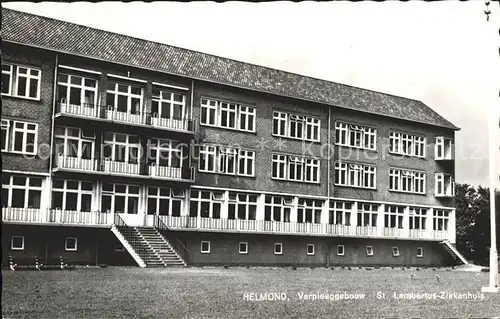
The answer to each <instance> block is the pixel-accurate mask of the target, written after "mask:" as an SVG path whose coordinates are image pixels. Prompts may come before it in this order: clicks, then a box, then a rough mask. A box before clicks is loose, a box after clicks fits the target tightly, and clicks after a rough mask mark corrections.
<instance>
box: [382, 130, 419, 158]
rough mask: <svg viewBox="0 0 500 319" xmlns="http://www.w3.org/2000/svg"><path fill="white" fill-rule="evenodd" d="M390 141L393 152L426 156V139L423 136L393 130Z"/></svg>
mask: <svg viewBox="0 0 500 319" xmlns="http://www.w3.org/2000/svg"><path fill="white" fill-rule="evenodd" d="M389 143H390V144H389V145H390V148H389V152H391V153H395V154H401V155H408V156H416V157H425V148H426V139H425V137H423V136H417V135H411V134H404V133H400V132H391V133H390V134H389Z"/></svg>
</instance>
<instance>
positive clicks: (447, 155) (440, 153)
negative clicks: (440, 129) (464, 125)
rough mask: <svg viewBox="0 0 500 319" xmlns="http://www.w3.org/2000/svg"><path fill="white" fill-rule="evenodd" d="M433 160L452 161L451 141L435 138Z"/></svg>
mask: <svg viewBox="0 0 500 319" xmlns="http://www.w3.org/2000/svg"><path fill="white" fill-rule="evenodd" d="M434 147H435V149H434V158H435V159H436V160H451V159H453V139H452V138H449V137H444V136H436V138H435V146H434Z"/></svg>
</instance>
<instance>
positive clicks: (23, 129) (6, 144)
mask: <svg viewBox="0 0 500 319" xmlns="http://www.w3.org/2000/svg"><path fill="white" fill-rule="evenodd" d="M37 143H38V124H35V123H28V122H21V121H15V120H7V119H2V151H6V152H13V153H18V154H26V155H35V154H36V152H37Z"/></svg>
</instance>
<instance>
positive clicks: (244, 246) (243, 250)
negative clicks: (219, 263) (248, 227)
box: [239, 242, 248, 254]
mask: <svg viewBox="0 0 500 319" xmlns="http://www.w3.org/2000/svg"><path fill="white" fill-rule="evenodd" d="M239 252H240V254H248V243H247V242H241V243H240V244H239Z"/></svg>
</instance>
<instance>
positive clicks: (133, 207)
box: [101, 183, 139, 215]
mask: <svg viewBox="0 0 500 319" xmlns="http://www.w3.org/2000/svg"><path fill="white" fill-rule="evenodd" d="M138 208H139V186H137V185H127V184H111V183H103V184H102V195H101V211H102V212H107V211H110V212H114V213H118V214H134V215H135V214H137V213H138Z"/></svg>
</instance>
